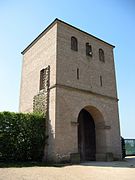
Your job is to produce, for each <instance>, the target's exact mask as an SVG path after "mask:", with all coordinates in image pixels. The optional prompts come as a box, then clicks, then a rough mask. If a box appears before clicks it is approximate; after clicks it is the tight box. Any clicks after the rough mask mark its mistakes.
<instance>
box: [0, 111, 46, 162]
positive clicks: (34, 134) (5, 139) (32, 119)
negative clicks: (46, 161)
mask: <svg viewBox="0 0 135 180" xmlns="http://www.w3.org/2000/svg"><path fill="white" fill-rule="evenodd" d="M44 145H45V118H44V117H43V115H42V114H37V113H36V114H35V113H31V114H23V113H12V112H1V113H0V160H1V161H11V160H13V161H28V160H36V161H37V160H41V159H42V157H43V151H44Z"/></svg>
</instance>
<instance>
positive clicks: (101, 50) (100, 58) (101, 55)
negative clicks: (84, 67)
mask: <svg viewBox="0 0 135 180" xmlns="http://www.w3.org/2000/svg"><path fill="white" fill-rule="evenodd" d="M99 60H100V61H102V62H105V56H104V51H103V49H99Z"/></svg>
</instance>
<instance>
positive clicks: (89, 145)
mask: <svg viewBox="0 0 135 180" xmlns="http://www.w3.org/2000/svg"><path fill="white" fill-rule="evenodd" d="M78 123H79V125H78V151H79V153H80V156H81V160H82V161H90V160H93V161H94V160H96V132H95V123H94V120H93V117H92V115H91V114H90V113H89V112H88V111H87V110H85V109H82V110H81V111H80V113H79V116H78Z"/></svg>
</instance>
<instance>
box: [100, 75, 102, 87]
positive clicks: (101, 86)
mask: <svg viewBox="0 0 135 180" xmlns="http://www.w3.org/2000/svg"><path fill="white" fill-rule="evenodd" d="M100 86H101V87H102V86H103V80H102V76H100Z"/></svg>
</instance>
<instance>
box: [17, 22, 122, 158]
mask: <svg viewBox="0 0 135 180" xmlns="http://www.w3.org/2000/svg"><path fill="white" fill-rule="evenodd" d="M71 37H76V39H77V43H78V47H77V51H74V50H73V49H72V48H71ZM86 43H87V45H88V43H89V44H90V46H91V47H90V50H91V52H90V53H91V54H90V56H89V55H88V52H87V53H86ZM113 48H114V46H112V45H110V44H108V43H106V42H104V41H102V40H100V39H98V38H96V37H94V36H92V35H90V34H88V33H86V32H83V31H81V30H79V29H77V28H75V27H73V26H71V25H69V24H67V23H65V22H63V21H61V20H58V19H56V20H55V21H54V22H53V23H52V24H51V25H50V26H48V28H47V29H45V30H44V31H43V32H42V33H41V34H40V35H39V36H38V37H37V38H36V39H35V40H34V41H33V42H32V43H31V44H30V45H29V46H28V47H27V48H26V49H25V50H24V51H23V52H22V54H23V67H22V81H21V93H20V111H21V112H31V111H32V110H33V97H34V100H35V101H34V102H36V99H39V98H40V97H43V98H44V95H43V96H42V95H41V94H42V93H43V92H40V91H39V82H40V71H41V70H42V69H43V68H46V67H48V66H50V83H49V87H48V96H47V97H48V99H47V104H48V124H47V126H48V136H49V139H48V145H47V147H46V148H45V157H44V159H46V160H50V161H51V160H53V161H61V160H69V159H70V157H71V155H72V156H73V154H76V156H78V155H77V153H78V152H79V149H78V138H79V136H78V116H79V113H80V111H81V110H82V109H85V110H87V111H88V112H89V113H90V114H91V116H92V117H93V119H94V124H95V133H96V137H95V142H96V153H95V156H96V160H106V159H108V154H112V157H113V158H114V159H121V144H120V126H119V115H118V99H117V90H116V78H115V68H114V57H113ZM99 49H102V50H103V52H104V57H102V59H103V58H104V59H103V60H104V61H101V60H100V59H99ZM40 95H41V96H40ZM45 99H46V98H45ZM41 101H42V98H41ZM42 103H43V102H41V104H42ZM36 107H37V106H36ZM43 107H44V105H43ZM44 111H45V109H44ZM84 132H85V131H84Z"/></svg>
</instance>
